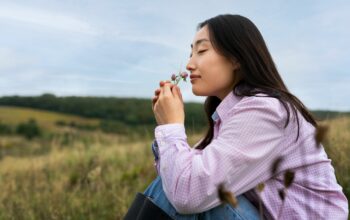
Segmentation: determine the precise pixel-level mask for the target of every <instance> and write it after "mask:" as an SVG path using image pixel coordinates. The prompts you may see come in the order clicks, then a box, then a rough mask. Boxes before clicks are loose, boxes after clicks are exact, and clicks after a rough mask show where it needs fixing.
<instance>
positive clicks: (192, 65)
mask: <svg viewBox="0 0 350 220" xmlns="http://www.w3.org/2000/svg"><path fill="white" fill-rule="evenodd" d="M186 69H187V70H188V71H190V72H192V71H193V70H194V69H195V66H194V64H193V63H192V62H191V58H190V59H189V61H188V63H187V65H186Z"/></svg>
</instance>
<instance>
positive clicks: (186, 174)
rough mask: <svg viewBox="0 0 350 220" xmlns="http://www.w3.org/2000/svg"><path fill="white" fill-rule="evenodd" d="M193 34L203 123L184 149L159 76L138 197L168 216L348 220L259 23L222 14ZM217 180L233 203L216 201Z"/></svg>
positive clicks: (171, 89)
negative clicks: (151, 170)
mask: <svg viewBox="0 0 350 220" xmlns="http://www.w3.org/2000/svg"><path fill="white" fill-rule="evenodd" d="M197 30H198V31H197V33H196V35H195V37H194V40H193V44H192V45H191V48H192V53H191V55H190V59H189V61H188V64H187V66H186V68H187V70H188V71H190V72H191V83H192V92H193V94H195V95H197V96H207V99H206V101H205V106H204V107H205V111H206V114H207V117H208V121H209V129H208V132H207V134H206V136H205V137H204V138H203V139H202V140H201V141H200V142H199V143H197V144H196V145H197V146H196V147H195V148H191V147H190V146H189V145H188V143H187V141H186V138H187V136H186V133H185V127H184V119H185V115H184V104H183V100H182V96H181V92H180V89H179V87H177V86H175V85H172V84H171V83H170V82H169V81H167V82H161V84H160V85H161V88H160V89H157V90H156V91H155V97H154V98H153V101H152V102H153V104H152V108H153V112H154V115H155V118H156V121H157V123H158V126H157V127H156V128H155V141H154V143H153V145H152V149H153V150H154V154H155V156H156V164H155V165H156V170H157V172H158V174H159V176H158V177H157V178H156V179H155V180H154V181H153V183H152V184H151V185H150V186H149V187H148V188H147V189H146V190H145V192H144V194H145V195H147V196H149V197H151V198H152V200H153V201H154V202H155V203H156V204H157V205H158V206H159V207H161V208H162V209H163V210H164V211H165V212H167V213H168V214H169V215H170V216H172V217H173V218H174V219H198V218H200V219H258V218H259V215H260V214H263V216H264V218H266V219H346V218H347V215H348V202H347V199H346V197H345V195H344V194H343V192H342V187H341V186H340V185H339V184H337V180H336V177H335V174H334V169H333V167H332V165H331V160H330V159H328V158H327V155H326V153H325V151H324V148H323V146H322V144H320V143H317V142H316V140H315V138H314V136H315V131H316V128H317V122H316V121H315V119H314V118H313V116H312V115H311V114H310V112H309V111H308V110H307V108H306V107H305V106H304V105H303V104H302V103H301V101H300V100H299V99H298V98H296V97H295V96H294V95H292V94H291V93H290V92H289V91H288V89H287V87H286V86H285V84H284V82H283V80H282V78H281V76H280V74H279V73H278V71H277V68H276V66H275V64H274V62H273V60H272V57H271V55H270V53H269V51H268V49H267V46H266V44H265V42H264V40H263V37H262V36H261V34H260V32H259V30H258V29H257V27H256V26H255V25H254V24H253V23H252V22H251V21H250V20H249V19H247V18H245V17H243V16H240V15H230V14H226V15H218V16H216V17H213V18H210V19H208V20H206V21H204V22H202V23H200V24H199V25H198V28H197ZM277 162H278V163H277ZM277 165H278V166H277ZM286 173H288V174H289V175H287V176H289V180H288V181H289V182H288V181H287V183H285V178H284V176H285V174H286ZM293 174H294V175H293ZM221 183H222V184H223V186H224V187H225V189H227V191H230V192H232V193H233V195H235V196H236V197H237V200H238V207H234V206H232V205H231V204H228V203H225V204H226V205H225V204H222V201H221V200H220V199H219V192H218V187H219V184H221ZM259 183H264V186H265V187H264V189H263V190H262V191H259V190H257V188H256V186H257V185H258V184H259ZM259 200H260V201H261V202H262V203H261V207H262V209H261V211H259V208H258V207H259Z"/></svg>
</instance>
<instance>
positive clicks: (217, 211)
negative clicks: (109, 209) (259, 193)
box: [143, 175, 259, 220]
mask: <svg viewBox="0 0 350 220" xmlns="http://www.w3.org/2000/svg"><path fill="white" fill-rule="evenodd" d="M143 194H144V195H146V196H149V197H150V198H151V199H152V201H153V202H154V203H155V204H156V205H158V206H159V207H160V208H161V209H163V210H164V211H165V212H166V213H168V214H169V215H170V216H171V217H172V218H173V219H176V220H195V219H196V220H199V219H201V220H231V219H236V220H258V219H259V211H258V210H257V209H256V208H255V206H254V205H252V204H251V203H250V202H249V200H248V199H246V198H245V197H244V195H240V196H238V197H237V200H238V206H237V208H233V207H232V206H231V205H229V204H222V205H219V206H217V207H214V208H212V209H210V210H208V211H205V212H202V213H196V214H179V213H177V212H176V209H175V208H174V207H173V206H172V205H171V203H170V202H169V200H168V199H167V197H166V195H165V193H164V191H163V187H162V180H161V178H160V176H159V175H158V176H157V178H156V179H155V180H153V182H152V183H151V184H150V185H149V186H148V187H147V189H146V190H145V191H144V192H143Z"/></svg>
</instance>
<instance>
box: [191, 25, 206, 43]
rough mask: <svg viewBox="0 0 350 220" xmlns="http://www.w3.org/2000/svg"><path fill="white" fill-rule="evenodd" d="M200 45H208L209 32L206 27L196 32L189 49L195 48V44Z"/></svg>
mask: <svg viewBox="0 0 350 220" xmlns="http://www.w3.org/2000/svg"><path fill="white" fill-rule="evenodd" d="M203 39H206V40H203ZM200 43H210V39H209V31H208V28H207V26H204V27H202V28H201V29H199V30H198V31H197V32H196V34H195V36H194V38H193V42H192V44H191V48H193V47H196V46H197V44H200Z"/></svg>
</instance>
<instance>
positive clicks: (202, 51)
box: [190, 50, 207, 58]
mask: <svg viewBox="0 0 350 220" xmlns="http://www.w3.org/2000/svg"><path fill="white" fill-rule="evenodd" d="M205 51H207V50H201V51H198V52H197V53H204V52H205ZM191 57H192V53H191V54H190V58H191Z"/></svg>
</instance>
